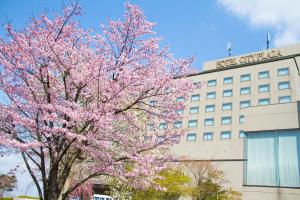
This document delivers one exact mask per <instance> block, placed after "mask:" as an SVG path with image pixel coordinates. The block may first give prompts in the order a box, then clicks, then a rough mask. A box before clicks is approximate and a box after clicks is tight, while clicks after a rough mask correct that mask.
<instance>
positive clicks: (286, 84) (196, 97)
mask: <svg viewBox="0 0 300 200" xmlns="http://www.w3.org/2000/svg"><path fill="white" fill-rule="evenodd" d="M290 87H291V86H290V81H283V82H279V83H278V90H285V89H290ZM269 91H270V85H269V84H262V85H259V86H258V92H259V93H262V92H269ZM247 94H251V87H242V88H240V95H247ZM231 96H233V91H232V89H226V90H223V97H231ZM216 97H217V95H216V92H207V93H206V99H216ZM184 101H185V99H184V97H178V98H177V100H176V102H184ZM191 101H200V94H193V95H192V96H191ZM149 104H150V105H151V106H156V104H157V101H150V103H149Z"/></svg>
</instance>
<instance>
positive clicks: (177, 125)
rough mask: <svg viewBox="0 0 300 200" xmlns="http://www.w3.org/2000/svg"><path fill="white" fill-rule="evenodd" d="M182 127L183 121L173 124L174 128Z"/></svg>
mask: <svg viewBox="0 0 300 200" xmlns="http://www.w3.org/2000/svg"><path fill="white" fill-rule="evenodd" d="M181 127H182V121H177V122H174V123H173V128H181Z"/></svg>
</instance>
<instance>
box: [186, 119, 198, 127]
mask: <svg viewBox="0 0 300 200" xmlns="http://www.w3.org/2000/svg"><path fill="white" fill-rule="evenodd" d="M188 126H189V127H190V128H193V127H197V126H198V121H197V120H189V123H188Z"/></svg>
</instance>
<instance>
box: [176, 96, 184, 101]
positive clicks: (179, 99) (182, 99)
mask: <svg viewBox="0 0 300 200" xmlns="http://www.w3.org/2000/svg"><path fill="white" fill-rule="evenodd" d="M176 101H177V102H184V97H178V98H177V99H176Z"/></svg>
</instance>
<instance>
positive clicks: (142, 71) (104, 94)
mask: <svg viewBox="0 0 300 200" xmlns="http://www.w3.org/2000/svg"><path fill="white" fill-rule="evenodd" d="M125 7H126V11H125V14H124V19H123V20H115V21H113V20H109V21H108V23H107V25H106V26H102V28H101V30H102V31H101V32H100V33H97V32H96V31H93V30H85V29H83V28H82V27H81V26H80V24H79V22H78V21H77V20H76V19H77V17H78V15H81V8H80V6H78V5H77V4H74V5H72V6H70V7H67V8H65V9H64V12H63V14H61V15H58V14H57V15H55V16H54V17H52V18H51V17H49V16H48V15H47V14H43V15H41V16H40V17H39V18H33V19H32V20H31V21H30V23H28V25H27V26H26V27H25V28H24V29H23V30H21V31H16V30H15V29H14V28H13V26H12V25H11V24H8V25H6V26H5V27H6V31H7V37H5V38H0V90H1V91H2V92H3V93H4V94H5V95H6V96H7V98H8V99H9V101H10V103H9V104H4V103H1V102H0V146H1V147H2V148H9V149H13V150H14V151H16V152H18V153H21V154H22V157H23V160H24V163H25V165H26V167H27V170H28V172H29V173H30V175H31V177H32V179H33V181H34V183H35V185H36V188H37V191H38V193H39V197H40V199H44V200H56V199H61V200H64V199H66V198H67V197H68V196H69V195H70V194H71V193H74V192H76V191H77V190H80V189H82V188H85V187H90V186H91V180H93V179H94V178H95V177H99V176H112V177H115V178H119V179H122V180H130V184H132V185H133V186H147V185H149V184H151V183H152V181H153V179H154V178H155V176H156V175H155V174H156V173H157V172H158V171H160V170H161V169H163V168H164V167H165V164H166V161H168V159H167V158H168V156H166V155H165V153H166V150H167V149H168V148H169V147H170V146H171V145H173V144H174V143H176V142H177V139H176V138H178V137H179V136H180V135H182V134H183V131H179V130H178V129H177V130H176V129H173V128H172V127H170V126H169V127H167V128H166V129H164V130H162V131H157V129H155V127H157V124H158V123H159V122H166V123H172V122H173V121H176V120H179V119H180V118H181V116H180V115H179V114H177V112H176V110H178V109H183V107H184V105H183V103H182V102H176V101H175V100H176V98H178V97H186V96H187V95H188V93H189V91H190V89H191V86H192V84H191V83H190V82H189V81H188V79H187V78H184V77H185V76H186V75H187V74H189V73H190V65H191V59H190V58H188V59H174V58H173V57H172V55H171V54H170V53H169V52H168V49H167V48H160V47H159V41H160V39H159V38H157V36H156V35H155V32H153V26H154V24H153V23H150V22H148V21H147V20H146V18H145V16H144V14H143V12H142V11H141V9H140V8H139V7H138V6H135V5H131V4H129V3H127V4H125ZM148 126H151V127H152V128H153V127H154V129H155V130H153V131H147V127H148ZM157 138H159V139H157ZM80 165H81V166H84V167H83V170H84V173H83V176H80V177H79V178H78V177H76V170H78V169H81V168H80V167H78V166H80ZM74 173H75V175H74ZM74 177H75V178H74Z"/></svg>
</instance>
